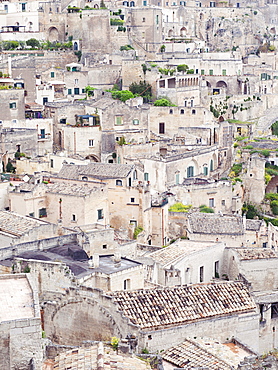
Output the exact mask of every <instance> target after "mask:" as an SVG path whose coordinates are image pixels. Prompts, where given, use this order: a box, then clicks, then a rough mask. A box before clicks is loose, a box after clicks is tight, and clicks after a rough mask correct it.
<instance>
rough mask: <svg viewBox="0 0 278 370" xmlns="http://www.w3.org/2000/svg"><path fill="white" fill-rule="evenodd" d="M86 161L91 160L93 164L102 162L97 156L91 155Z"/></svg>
mask: <svg viewBox="0 0 278 370" xmlns="http://www.w3.org/2000/svg"><path fill="white" fill-rule="evenodd" d="M85 159H90V161H91V162H100V159H99V158H98V156H96V155H95V154H89V155H87V157H86V158H85Z"/></svg>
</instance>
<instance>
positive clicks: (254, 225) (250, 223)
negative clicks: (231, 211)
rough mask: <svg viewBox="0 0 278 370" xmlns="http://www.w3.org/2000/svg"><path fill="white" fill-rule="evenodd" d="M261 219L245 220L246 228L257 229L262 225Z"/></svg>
mask: <svg viewBox="0 0 278 370" xmlns="http://www.w3.org/2000/svg"><path fill="white" fill-rule="evenodd" d="M262 222H263V221H262V220H249V219H247V220H246V230H254V231H259V230H260V227H261V225H262Z"/></svg>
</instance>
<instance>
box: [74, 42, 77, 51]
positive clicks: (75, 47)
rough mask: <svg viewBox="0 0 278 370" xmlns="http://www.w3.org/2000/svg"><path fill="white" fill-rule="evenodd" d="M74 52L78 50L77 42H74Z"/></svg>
mask: <svg viewBox="0 0 278 370" xmlns="http://www.w3.org/2000/svg"><path fill="white" fill-rule="evenodd" d="M73 50H78V43H77V42H76V41H74V44H73Z"/></svg>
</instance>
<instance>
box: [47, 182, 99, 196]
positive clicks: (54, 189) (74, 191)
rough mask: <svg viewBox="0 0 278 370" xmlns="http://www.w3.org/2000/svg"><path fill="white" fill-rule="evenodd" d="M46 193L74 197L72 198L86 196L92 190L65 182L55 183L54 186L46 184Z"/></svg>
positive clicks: (86, 186) (85, 186)
mask: <svg viewBox="0 0 278 370" xmlns="http://www.w3.org/2000/svg"><path fill="white" fill-rule="evenodd" d="M46 191H47V192H48V193H57V194H64V195H74V196H80V197H82V196H86V195H89V194H90V193H91V192H92V191H93V189H92V188H90V187H88V185H86V184H84V185H82V184H81V185H80V184H70V183H66V182H56V183H54V184H47V190H46Z"/></svg>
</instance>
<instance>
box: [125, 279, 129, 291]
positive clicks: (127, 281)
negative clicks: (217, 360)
mask: <svg viewBox="0 0 278 370" xmlns="http://www.w3.org/2000/svg"><path fill="white" fill-rule="evenodd" d="M127 289H130V279H125V280H124V290H127Z"/></svg>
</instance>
